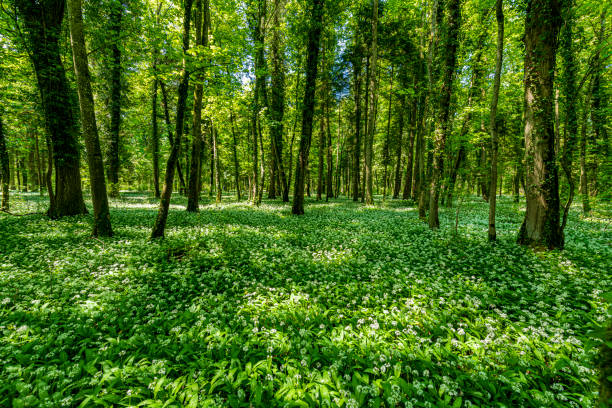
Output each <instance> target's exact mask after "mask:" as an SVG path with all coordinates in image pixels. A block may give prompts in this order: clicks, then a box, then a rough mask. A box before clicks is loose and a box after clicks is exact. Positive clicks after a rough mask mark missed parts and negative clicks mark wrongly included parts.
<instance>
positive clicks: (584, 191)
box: [580, 92, 591, 215]
mask: <svg viewBox="0 0 612 408" xmlns="http://www.w3.org/2000/svg"><path fill="white" fill-rule="evenodd" d="M589 105H590V92H589V93H587V94H586V95H585V97H584V103H583V108H582V109H583V111H582V121H581V122H582V123H581V127H580V197H581V199H582V212H583V214H585V215H586V214H588V213H590V212H591V204H590V203H589V179H588V174H587V165H586V164H587V163H586V153H587V126H588V121H587V115H588V112H589Z"/></svg>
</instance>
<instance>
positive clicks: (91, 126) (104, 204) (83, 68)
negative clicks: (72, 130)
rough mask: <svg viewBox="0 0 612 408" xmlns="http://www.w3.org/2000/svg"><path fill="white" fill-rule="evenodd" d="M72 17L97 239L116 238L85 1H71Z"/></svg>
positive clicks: (75, 61) (69, 2)
mask: <svg viewBox="0 0 612 408" xmlns="http://www.w3.org/2000/svg"><path fill="white" fill-rule="evenodd" d="M68 17H69V22H70V43H71V45H72V57H73V60H74V74H75V76H76V80H77V89H78V93H79V106H80V110H81V126H82V127H83V136H84V137H85V146H86V147H87V162H88V167H89V178H90V184H91V201H92V203H93V215H94V221H93V232H92V234H93V236H103V237H110V236H112V235H113V229H112V227H111V221H110V212H109V209H108V198H107V196H106V181H105V180H104V162H103V160H102V150H101V149H100V139H99V138H98V127H97V125H96V115H95V109H94V100H93V92H92V90H91V81H90V76H89V66H88V64H87V50H86V49H85V34H84V33H83V14H82V6H81V0H69V1H68Z"/></svg>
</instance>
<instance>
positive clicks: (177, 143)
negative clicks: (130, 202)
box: [151, 0, 193, 239]
mask: <svg viewBox="0 0 612 408" xmlns="http://www.w3.org/2000/svg"><path fill="white" fill-rule="evenodd" d="M192 3H193V0H185V2H184V6H185V10H184V11H185V14H184V16H183V64H182V65H183V66H182V69H181V82H180V84H179V89H178V101H177V104H176V138H175V139H174V143H173V144H172V148H171V149H170V156H169V157H168V162H167V163H166V174H165V177H164V188H163V189H162V194H161V200H160V203H159V210H158V212H157V218H156V220H155V225H154V226H153V230H152V231H151V238H152V239H153V238H163V236H164V230H165V228H166V220H167V218H168V209H169V207H170V198H171V197H172V186H173V184H174V170H175V169H176V163H177V161H178V158H179V150H180V147H181V139H182V137H183V125H184V123H183V121H184V119H185V105H186V103H187V90H188V87H189V72H188V71H187V60H186V54H187V50H189V31H190V22H191V6H192Z"/></svg>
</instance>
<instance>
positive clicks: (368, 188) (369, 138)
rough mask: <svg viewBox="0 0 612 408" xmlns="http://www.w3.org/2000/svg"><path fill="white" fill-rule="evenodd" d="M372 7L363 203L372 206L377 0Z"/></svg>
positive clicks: (374, 0)
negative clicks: (368, 109)
mask: <svg viewBox="0 0 612 408" xmlns="http://www.w3.org/2000/svg"><path fill="white" fill-rule="evenodd" d="M373 2H374V4H373V7H372V44H371V46H370V68H371V70H372V71H371V73H370V80H369V83H368V88H369V91H368V98H369V105H370V106H369V108H370V111H369V112H368V131H367V133H366V143H365V184H366V185H365V203H366V204H367V205H372V204H374V195H373V192H372V180H373V177H372V160H373V156H374V135H375V133H376V99H377V89H376V86H377V84H376V79H377V75H376V70H377V64H378V0H373Z"/></svg>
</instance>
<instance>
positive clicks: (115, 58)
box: [108, 0, 123, 197]
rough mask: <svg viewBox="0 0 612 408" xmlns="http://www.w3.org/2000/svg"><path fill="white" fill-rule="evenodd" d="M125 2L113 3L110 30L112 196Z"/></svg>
mask: <svg viewBox="0 0 612 408" xmlns="http://www.w3.org/2000/svg"><path fill="white" fill-rule="evenodd" d="M122 13H123V4H122V2H121V0H115V1H114V2H113V3H112V5H111V11H110V24H109V31H110V35H111V37H112V38H111V72H110V75H111V76H110V88H111V94H110V120H111V123H110V147H109V152H108V155H109V157H108V181H109V184H110V196H111V197H119V129H120V126H121V50H120V48H119V42H120V41H121V19H122Z"/></svg>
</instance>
